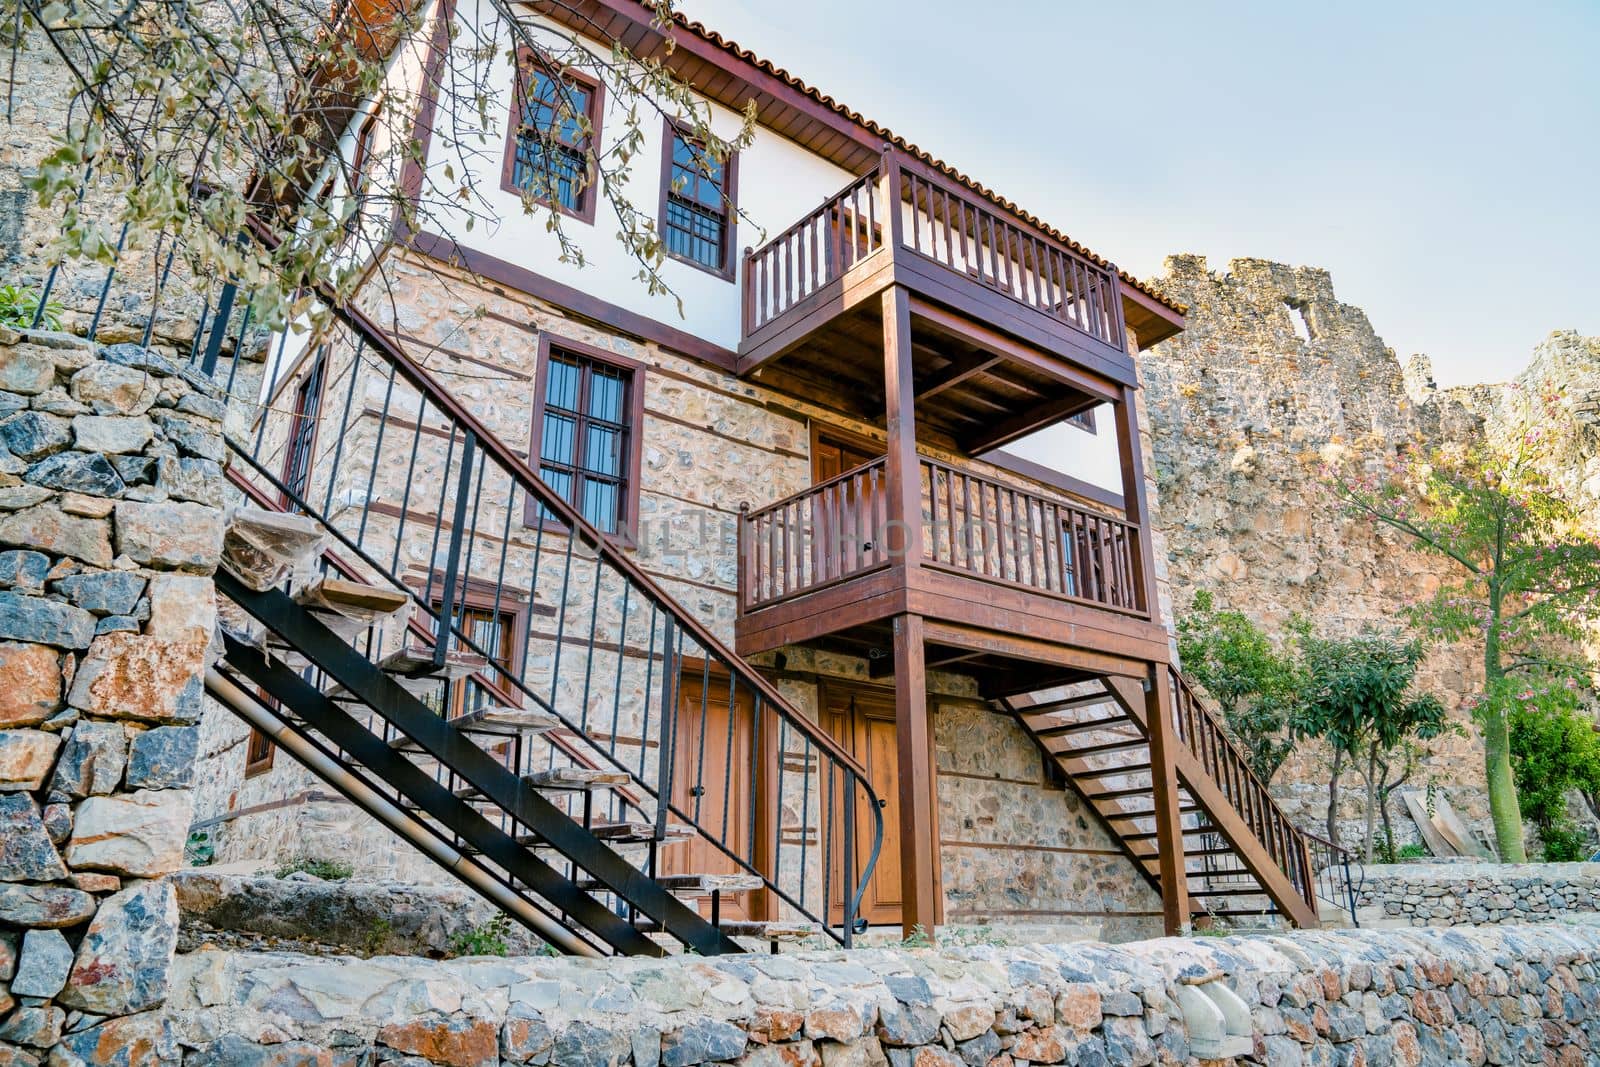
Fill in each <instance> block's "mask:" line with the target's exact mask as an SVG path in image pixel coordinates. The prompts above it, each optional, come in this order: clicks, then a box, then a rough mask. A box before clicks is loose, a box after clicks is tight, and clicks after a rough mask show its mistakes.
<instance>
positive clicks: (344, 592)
mask: <svg viewBox="0 0 1600 1067" xmlns="http://www.w3.org/2000/svg"><path fill="white" fill-rule="evenodd" d="M294 601H295V603H296V604H299V605H300V606H301V607H303V608H307V609H309V610H311V611H315V612H319V613H327V614H332V615H341V616H343V617H345V618H347V619H361V620H366V621H368V622H370V621H371V620H373V619H376V618H379V617H381V616H384V615H392V614H393V613H395V612H397V611H401V610H403V609H405V608H406V607H407V606H409V605H410V603H411V597H410V596H409V595H408V594H406V593H403V592H401V591H400V590H398V589H392V588H387V587H383V586H377V585H368V584H367V583H366V582H355V581H351V580H349V579H348V578H334V577H332V576H331V575H327V574H321V575H318V576H317V577H316V578H315V579H313V580H312V581H309V582H307V583H305V584H304V585H302V586H300V587H299V588H298V589H296V590H295V591H294Z"/></svg>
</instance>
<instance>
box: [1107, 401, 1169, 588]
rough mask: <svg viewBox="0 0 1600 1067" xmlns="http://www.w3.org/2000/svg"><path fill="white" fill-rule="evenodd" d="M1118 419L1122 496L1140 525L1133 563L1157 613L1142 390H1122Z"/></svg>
mask: <svg viewBox="0 0 1600 1067" xmlns="http://www.w3.org/2000/svg"><path fill="white" fill-rule="evenodd" d="M1113 407H1114V408H1115V412H1116V420H1117V459H1118V462H1119V463H1120V465H1121V467H1122V499H1123V501H1124V502H1125V503H1126V505H1127V516H1128V521H1129V522H1131V523H1133V524H1134V525H1135V526H1137V527H1138V528H1139V539H1138V556H1137V558H1135V559H1134V561H1133V565H1134V567H1135V568H1136V570H1137V573H1138V579H1139V585H1140V589H1141V591H1142V592H1143V600H1144V603H1143V605H1142V606H1143V607H1144V608H1145V609H1146V610H1148V611H1150V612H1151V615H1152V617H1155V615H1156V612H1155V608H1156V605H1157V604H1158V603H1159V601H1158V599H1157V596H1156V569H1155V566H1154V565H1153V561H1154V560H1155V548H1154V542H1153V540H1152V539H1151V536H1150V501H1149V500H1148V499H1147V497H1146V495H1145V484H1144V443H1143V442H1142V441H1141V440H1140V439H1139V414H1138V412H1139V409H1138V393H1136V392H1135V391H1134V390H1133V389H1132V388H1127V389H1124V390H1123V391H1122V399H1121V400H1120V401H1119V402H1117V403H1116V404H1115V405H1113Z"/></svg>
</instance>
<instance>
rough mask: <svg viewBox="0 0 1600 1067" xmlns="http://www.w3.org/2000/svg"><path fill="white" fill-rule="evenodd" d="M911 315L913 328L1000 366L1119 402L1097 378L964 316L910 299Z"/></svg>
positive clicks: (1110, 388) (1114, 387)
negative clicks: (955, 340)
mask: <svg viewBox="0 0 1600 1067" xmlns="http://www.w3.org/2000/svg"><path fill="white" fill-rule="evenodd" d="M911 315H912V319H913V321H914V322H915V323H916V324H917V325H922V326H927V327H929V328H931V329H933V330H935V331H937V332H940V333H944V334H947V335H949V336H951V337H955V338H959V339H960V340H962V341H965V342H966V343H967V344H969V345H972V346H973V347H975V348H979V349H982V350H984V351H986V352H989V353H991V354H993V355H997V356H999V357H1001V359H1000V362H1007V363H1018V364H1022V365H1023V366H1026V367H1028V368H1030V369H1032V370H1034V371H1037V372H1038V373H1040V374H1043V375H1045V376H1047V377H1050V378H1054V379H1055V380H1056V381H1058V382H1061V383H1062V384H1064V385H1070V386H1072V387H1074V388H1075V389H1079V390H1082V391H1083V392H1085V393H1088V394H1090V395H1091V396H1094V397H1096V398H1098V399H1100V400H1103V401H1106V402H1107V403H1115V402H1116V401H1117V400H1119V399H1121V396H1122V394H1121V390H1120V388H1119V387H1118V386H1117V385H1115V384H1113V383H1112V382H1110V381H1109V380H1107V379H1105V378H1102V377H1101V376H1100V375H1098V374H1094V373H1092V372H1090V371H1087V370H1084V369H1083V368H1081V367H1075V366H1073V365H1072V364H1070V363H1068V362H1066V361H1065V360H1062V359H1059V358H1056V357H1054V356H1050V355H1048V354H1046V353H1044V352H1041V351H1039V350H1038V349H1037V348H1034V347H1033V346H1032V345H1027V344H1023V343H1022V342H1020V341H1017V340H1014V339H1013V338H1011V337H1009V336H1007V335H1006V334H1003V333H1001V332H1000V331H999V330H996V329H994V328H993V327H990V326H987V325H985V324H984V323H982V322H979V321H977V320H975V319H972V318H969V317H968V316H965V315H960V314H957V313H955V312H952V311H948V310H946V309H944V308H942V307H939V306H938V305H936V304H931V303H929V302H928V301H926V300H921V299H919V298H918V297H916V296H914V295H913V296H912V298H911Z"/></svg>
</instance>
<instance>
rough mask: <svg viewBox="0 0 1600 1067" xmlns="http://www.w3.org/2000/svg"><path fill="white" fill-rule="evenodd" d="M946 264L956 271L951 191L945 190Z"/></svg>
mask: <svg viewBox="0 0 1600 1067" xmlns="http://www.w3.org/2000/svg"><path fill="white" fill-rule="evenodd" d="M943 203H944V263H945V266H947V267H949V268H951V269H952V270H954V269H955V265H956V249H955V238H954V237H952V236H951V234H950V190H948V189H946V190H944V196H943Z"/></svg>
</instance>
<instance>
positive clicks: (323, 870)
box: [272, 856, 356, 882]
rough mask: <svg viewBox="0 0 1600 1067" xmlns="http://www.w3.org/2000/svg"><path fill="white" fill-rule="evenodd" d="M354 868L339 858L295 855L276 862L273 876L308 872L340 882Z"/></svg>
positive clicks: (352, 871)
mask: <svg viewBox="0 0 1600 1067" xmlns="http://www.w3.org/2000/svg"><path fill="white" fill-rule="evenodd" d="M355 870H356V869H355V868H354V867H352V866H351V865H350V864H348V863H345V862H343V861H341V860H320V859H314V858H312V857H311V856H295V857H293V858H291V859H287V860H284V861H283V862H282V863H280V864H278V869H277V870H276V871H274V872H272V873H273V875H274V876H275V877H278V878H287V877H289V876H290V875H291V874H309V875H311V876H312V877H313V878H321V879H322V880H323V881H324V882H342V881H344V880H345V879H346V878H349V877H350V876H351V875H352V874H354V873H355Z"/></svg>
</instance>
